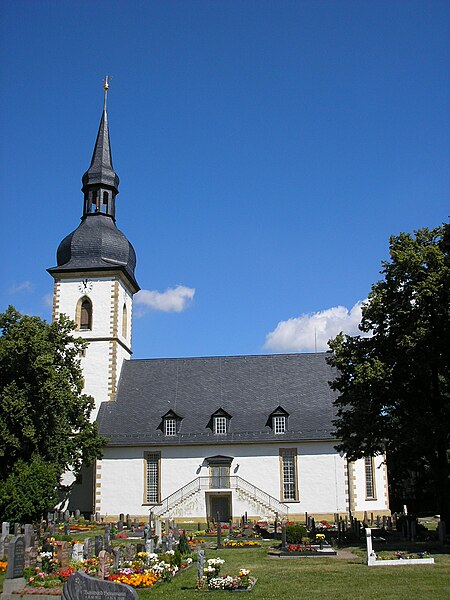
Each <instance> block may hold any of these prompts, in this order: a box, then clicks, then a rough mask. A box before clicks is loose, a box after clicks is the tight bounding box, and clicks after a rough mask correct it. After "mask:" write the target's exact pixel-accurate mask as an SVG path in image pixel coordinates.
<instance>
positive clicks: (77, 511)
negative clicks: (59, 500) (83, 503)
mask: <svg viewBox="0 0 450 600" xmlns="http://www.w3.org/2000/svg"><path fill="white" fill-rule="evenodd" d="M80 517H81V512H80V509H79V508H77V509H76V510H75V521H78V520H79V518H80Z"/></svg>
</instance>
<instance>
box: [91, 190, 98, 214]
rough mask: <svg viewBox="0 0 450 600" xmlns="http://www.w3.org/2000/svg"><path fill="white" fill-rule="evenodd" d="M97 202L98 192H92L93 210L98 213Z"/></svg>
mask: <svg viewBox="0 0 450 600" xmlns="http://www.w3.org/2000/svg"><path fill="white" fill-rule="evenodd" d="M97 201H98V200H97V192H96V190H94V191H93V192H92V208H91V210H92V212H97V211H98V206H97Z"/></svg>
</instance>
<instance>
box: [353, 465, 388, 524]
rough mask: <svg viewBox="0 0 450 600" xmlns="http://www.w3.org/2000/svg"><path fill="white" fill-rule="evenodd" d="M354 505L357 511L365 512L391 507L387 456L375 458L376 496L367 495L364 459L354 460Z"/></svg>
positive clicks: (379, 510)
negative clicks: (368, 496) (369, 496)
mask: <svg viewBox="0 0 450 600" xmlns="http://www.w3.org/2000/svg"><path fill="white" fill-rule="evenodd" d="M353 470H354V476H355V477H354V482H353V486H354V492H353V493H354V505H355V511H357V512H359V513H363V512H364V511H367V513H369V514H370V513H371V512H381V511H383V510H386V511H387V510H388V509H389V499H388V489H387V469H386V465H385V457H384V456H382V455H380V456H375V457H374V458H373V476H374V483H375V497H374V498H370V499H369V498H367V497H366V473H365V465H364V459H359V460H357V461H355V462H354V465H353Z"/></svg>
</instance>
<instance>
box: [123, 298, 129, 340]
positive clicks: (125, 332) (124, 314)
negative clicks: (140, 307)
mask: <svg viewBox="0 0 450 600" xmlns="http://www.w3.org/2000/svg"><path fill="white" fill-rule="evenodd" d="M127 329H128V318H127V307H126V305H125V304H124V305H123V308H122V336H123V337H124V338H126V337H127Z"/></svg>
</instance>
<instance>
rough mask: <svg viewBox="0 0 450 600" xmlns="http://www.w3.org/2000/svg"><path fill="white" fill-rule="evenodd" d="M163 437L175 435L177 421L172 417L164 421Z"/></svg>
mask: <svg viewBox="0 0 450 600" xmlns="http://www.w3.org/2000/svg"><path fill="white" fill-rule="evenodd" d="M164 435H177V420H176V419H174V418H173V417H166V418H165V419H164Z"/></svg>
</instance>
